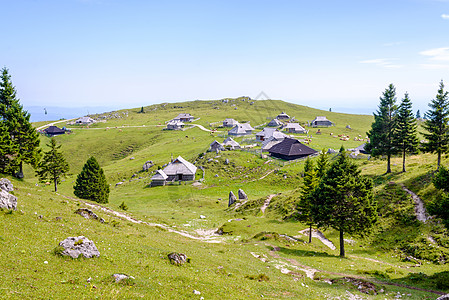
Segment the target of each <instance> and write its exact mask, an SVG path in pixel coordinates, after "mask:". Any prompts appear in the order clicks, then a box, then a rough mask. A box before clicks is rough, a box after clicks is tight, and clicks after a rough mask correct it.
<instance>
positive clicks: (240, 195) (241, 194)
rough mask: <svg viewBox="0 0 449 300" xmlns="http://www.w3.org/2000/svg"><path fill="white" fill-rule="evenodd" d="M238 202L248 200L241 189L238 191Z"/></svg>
mask: <svg viewBox="0 0 449 300" xmlns="http://www.w3.org/2000/svg"><path fill="white" fill-rule="evenodd" d="M239 200H248V196H247V195H246V193H245V192H244V191H243V190H242V189H239Z"/></svg>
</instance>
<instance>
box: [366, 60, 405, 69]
mask: <svg viewBox="0 0 449 300" xmlns="http://www.w3.org/2000/svg"><path fill="white" fill-rule="evenodd" d="M360 63H361V64H373V65H376V66H379V67H383V68H389V69H396V68H401V67H402V66H401V65H398V64H394V63H393V62H392V59H388V58H377V59H368V60H362V61H360Z"/></svg>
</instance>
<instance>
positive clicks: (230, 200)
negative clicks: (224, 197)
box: [228, 191, 237, 207]
mask: <svg viewBox="0 0 449 300" xmlns="http://www.w3.org/2000/svg"><path fill="white" fill-rule="evenodd" d="M236 201H237V198H236V197H235V195H234V193H233V192H232V191H230V192H229V202H228V207H229V206H231V205H232V204H234V203H235V202H236Z"/></svg>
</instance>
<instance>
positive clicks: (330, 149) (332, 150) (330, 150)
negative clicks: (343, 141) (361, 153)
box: [327, 148, 338, 154]
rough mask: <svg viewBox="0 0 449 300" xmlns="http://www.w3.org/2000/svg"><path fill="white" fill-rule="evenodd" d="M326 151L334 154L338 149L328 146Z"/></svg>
mask: <svg viewBox="0 0 449 300" xmlns="http://www.w3.org/2000/svg"><path fill="white" fill-rule="evenodd" d="M327 153H328V154H334V153H338V151H337V150H335V149H332V148H329V149H328V150H327Z"/></svg>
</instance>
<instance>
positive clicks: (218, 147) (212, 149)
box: [208, 140, 225, 152]
mask: <svg viewBox="0 0 449 300" xmlns="http://www.w3.org/2000/svg"><path fill="white" fill-rule="evenodd" d="M224 150H225V148H224V147H223V145H222V144H221V143H219V142H217V140H215V141H213V142H212V143H211V144H210V145H209V150H208V151H209V152H216V151H224Z"/></svg>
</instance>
